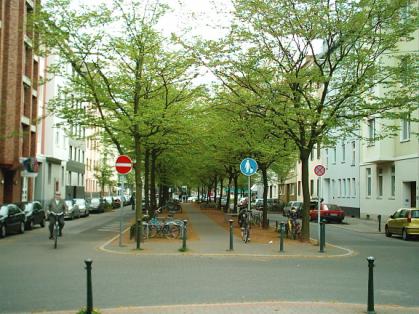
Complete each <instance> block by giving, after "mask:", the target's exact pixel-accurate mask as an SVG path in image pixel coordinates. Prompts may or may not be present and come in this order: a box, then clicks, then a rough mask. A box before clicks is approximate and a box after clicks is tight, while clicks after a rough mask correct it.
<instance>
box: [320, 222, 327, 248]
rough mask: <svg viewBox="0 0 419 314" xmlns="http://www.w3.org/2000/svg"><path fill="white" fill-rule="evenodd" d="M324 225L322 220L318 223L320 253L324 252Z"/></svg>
mask: <svg viewBox="0 0 419 314" xmlns="http://www.w3.org/2000/svg"><path fill="white" fill-rule="evenodd" d="M325 238H326V225H325V223H324V222H321V223H320V253H324V246H325V243H326V239H325Z"/></svg>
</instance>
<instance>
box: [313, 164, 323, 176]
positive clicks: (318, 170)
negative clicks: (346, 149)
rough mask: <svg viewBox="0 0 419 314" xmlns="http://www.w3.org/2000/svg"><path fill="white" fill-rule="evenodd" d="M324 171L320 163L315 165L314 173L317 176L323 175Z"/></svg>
mask: <svg viewBox="0 0 419 314" xmlns="http://www.w3.org/2000/svg"><path fill="white" fill-rule="evenodd" d="M325 172H326V169H325V168H324V167H323V166H322V165H317V166H316V167H314V173H315V174H316V175H317V176H319V177H321V176H322V175H324V174H325Z"/></svg>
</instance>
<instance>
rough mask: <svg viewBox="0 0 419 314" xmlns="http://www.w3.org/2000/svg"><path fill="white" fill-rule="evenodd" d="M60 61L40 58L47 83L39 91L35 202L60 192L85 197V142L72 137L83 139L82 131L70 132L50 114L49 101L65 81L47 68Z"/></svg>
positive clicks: (62, 122) (70, 195)
mask: <svg viewBox="0 0 419 314" xmlns="http://www.w3.org/2000/svg"><path fill="white" fill-rule="evenodd" d="M55 62H57V57H56V56H49V57H46V58H40V74H41V76H42V77H43V78H47V79H48V80H47V81H46V83H45V84H44V85H42V86H41V87H40V88H39V95H40V96H39V97H38V99H39V110H38V125H37V127H38V133H37V134H38V141H37V160H38V163H39V173H38V176H37V178H36V180H35V197H34V199H36V200H40V201H42V202H44V203H45V202H47V201H49V200H50V199H52V198H53V197H54V194H55V192H59V193H60V194H61V196H62V197H63V198H74V197H84V187H83V176H84V164H83V160H84V151H85V145H84V141H81V140H75V139H72V138H71V137H70V135H71V134H77V135H80V136H82V135H83V132H84V131H83V130H82V128H80V127H79V128H73V130H71V129H70V128H69V126H68V125H66V124H65V121H63V120H62V119H61V118H58V117H57V116H56V115H54V114H52V113H51V112H49V108H48V102H49V101H50V100H51V99H52V98H54V97H55V96H56V95H57V93H58V91H59V88H60V86H64V84H65V82H64V80H63V78H61V77H57V76H51V75H49V74H48V73H47V67H48V66H49V65H51V64H53V63H55Z"/></svg>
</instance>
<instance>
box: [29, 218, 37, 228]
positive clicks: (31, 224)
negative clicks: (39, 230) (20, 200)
mask: <svg viewBox="0 0 419 314" xmlns="http://www.w3.org/2000/svg"><path fill="white" fill-rule="evenodd" d="M34 225H35V224H34V222H33V219H31V220H30V221H29V224H28V227H29V228H28V229H29V230H32V229H33V226H34Z"/></svg>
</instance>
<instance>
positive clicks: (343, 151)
mask: <svg viewBox="0 0 419 314" xmlns="http://www.w3.org/2000/svg"><path fill="white" fill-rule="evenodd" d="M345 160H346V146H345V143H344V142H342V162H345Z"/></svg>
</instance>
